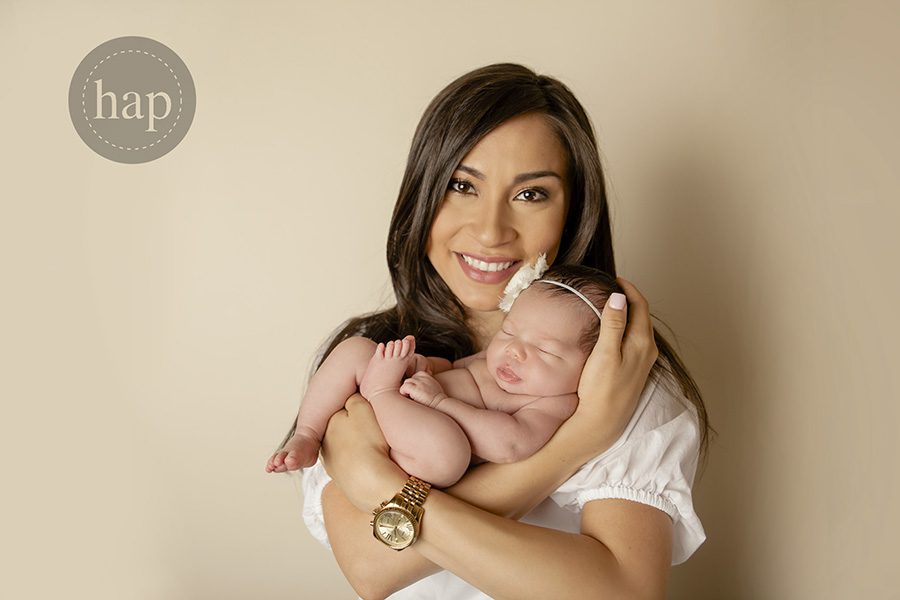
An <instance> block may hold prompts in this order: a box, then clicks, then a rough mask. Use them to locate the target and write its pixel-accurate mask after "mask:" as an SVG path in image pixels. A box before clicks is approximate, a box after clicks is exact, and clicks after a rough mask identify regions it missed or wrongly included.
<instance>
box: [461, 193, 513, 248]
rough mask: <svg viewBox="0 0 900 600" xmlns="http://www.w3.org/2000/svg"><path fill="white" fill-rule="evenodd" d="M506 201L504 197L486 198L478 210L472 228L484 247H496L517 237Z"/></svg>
mask: <svg viewBox="0 0 900 600" xmlns="http://www.w3.org/2000/svg"><path fill="white" fill-rule="evenodd" d="M506 209H507V206H506V202H505V201H503V200H502V199H497V198H492V199H486V201H485V202H484V203H483V204H482V206H481V210H480V211H478V215H477V216H476V218H475V220H474V222H473V223H472V228H473V232H474V237H475V239H476V240H477V241H478V243H479V244H481V245H482V246H483V247H484V248H496V247H498V246H502V245H503V244H506V243H508V242H510V241H512V240H513V239H514V238H515V230H514V229H513V227H512V224H511V219H510V218H509V215H507V211H506Z"/></svg>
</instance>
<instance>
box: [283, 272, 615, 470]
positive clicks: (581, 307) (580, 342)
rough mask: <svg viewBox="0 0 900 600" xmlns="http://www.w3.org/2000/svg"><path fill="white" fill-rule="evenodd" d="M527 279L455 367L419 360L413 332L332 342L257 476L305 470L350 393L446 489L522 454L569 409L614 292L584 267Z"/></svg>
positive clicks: (405, 463) (396, 450)
mask: <svg viewBox="0 0 900 600" xmlns="http://www.w3.org/2000/svg"><path fill="white" fill-rule="evenodd" d="M544 264H546V263H544ZM527 268H529V267H526V269H527ZM544 268H545V267H544ZM540 271H543V269H540V270H539V271H532V275H531V277H535V276H538V275H539V272H540ZM526 279H528V276H527V275H526ZM520 280H521V278H520ZM513 281H515V278H514V280H513ZM513 281H511V286H510V287H513V288H515V287H516V284H514V283H513ZM529 283H530V280H528V281H525V282H524V285H523V284H522V282H521V281H519V282H518V285H519V287H520V290H521V288H522V287H527V289H524V290H521V291H519V290H515V289H514V290H513V291H512V292H510V287H508V288H507V295H506V297H505V298H504V302H503V303H501V308H505V309H506V310H508V311H509V312H508V314H507V316H506V318H505V319H504V321H503V323H502V325H501V328H500V331H499V332H498V333H497V334H496V335H495V336H494V337H493V339H492V340H491V342H490V343H489V345H488V347H487V349H486V350H485V351H484V352H482V353H479V354H476V355H474V356H471V357H468V358H466V359H462V360H461V361H458V362H457V363H456V364H457V365H460V366H459V368H453V369H448V370H443V371H441V370H440V366H438V365H440V362H438V361H434V360H432V361H429V359H427V358H426V357H424V356H422V355H420V354H416V352H415V339H414V338H413V336H406V337H405V338H403V339H402V340H396V341H391V342H388V343H387V344H376V343H375V342H373V341H372V340H369V339H367V338H363V337H352V338H348V339H346V340H344V341H343V342H341V343H340V344H338V345H337V346H336V347H335V349H334V350H333V351H332V352H331V354H330V355H329V356H328V358H326V359H325V361H324V362H323V363H322V365H321V366H320V368H319V370H318V371H317V372H316V373H315V375H313V377H312V379H311V381H310V384H309V389H308V390H307V394H306V397H305V398H304V400H303V403H302V405H301V407H300V414H299V416H298V419H297V428H296V431H295V433H294V435H293V437H292V438H291V439H290V440H289V441H288V442H287V443H286V444H285V445H284V447H283V448H282V449H281V450H279V451H278V452H276V453H275V454H274V455H273V456H272V457H271V458H270V459H269V462H268V465H267V466H266V470H267V471H274V470H276V469H278V468H279V467H280V466H281V465H284V467H285V468H286V469H288V470H293V469H297V468H301V467H307V466H310V465H312V464H314V463H315V461H316V458H317V456H318V450H319V446H320V443H321V439H322V436H323V435H324V433H325V428H326V426H327V424H328V420H329V419H330V418H331V416H332V415H333V414H334V413H335V412H337V411H338V410H340V409H341V408H342V407H343V405H344V402H345V401H346V399H347V398H348V397H349V396H351V395H353V393H355V392H356V390H357V386H358V387H359V392H360V393H361V394H362V395H363V396H364V397H365V398H366V399H367V400H368V401H369V403H370V404H371V405H372V408H373V409H374V411H375V416H376V418H377V420H378V424H379V425H380V427H381V429H382V432H383V433H384V436H385V439H386V440H387V442H388V445H389V446H390V447H391V458H392V459H393V460H394V462H396V463H397V464H398V465H399V466H400V467H401V468H402V469H403V470H404V471H406V472H407V473H409V474H410V475H415V476H416V477H418V478H420V479H423V480H425V481H428V482H430V483H432V484H433V485H434V486H435V487H446V486H449V485H451V484H453V483H455V482H456V481H457V480H458V479H459V478H460V477H462V475H463V474H464V473H465V471H466V469H467V468H468V467H469V465H470V464H472V463H473V462H484V461H489V462H515V461H518V460H522V459H524V458H527V457H528V456H531V455H532V454H533V453H534V452H536V451H537V450H538V449H540V448H541V446H543V445H544V444H545V443H546V442H547V440H549V439H550V437H552V435H553V434H554V433H555V432H556V430H557V429H558V428H559V426H560V425H561V424H562V423H563V421H565V420H566V419H568V418H569V417H570V416H571V415H572V413H573V412H575V408H576V407H577V405H578V396H577V395H576V390H577V389H578V381H579V379H580V377H581V370H582V368H583V367H584V364H585V361H586V360H587V357H588V355H589V354H590V352H591V350H592V348H593V346H594V344H595V343H596V340H597V336H598V335H599V331H600V318H599V317H600V311H599V309H598V308H597V307H598V306H603V305H604V304H605V303H606V299H607V298H608V297H609V294H611V293H613V292H620V291H621V290H620V288H619V287H618V285H617V284H616V282H615V280H614V279H612V278H611V277H609V276H608V275H606V274H605V273H603V272H602V271H598V270H596V269H591V268H588V267H582V266H561V267H554V268H553V269H551V270H550V271H548V272H547V274H546V276H545V277H544V279H538V280H537V281H535V282H534V283H533V284H531V285H529ZM504 303H505V307H504ZM510 306H511V308H510ZM438 360H441V359H438ZM444 364H446V365H449V363H447V362H446V361H444ZM445 368H446V367H445ZM410 375H411V376H410Z"/></svg>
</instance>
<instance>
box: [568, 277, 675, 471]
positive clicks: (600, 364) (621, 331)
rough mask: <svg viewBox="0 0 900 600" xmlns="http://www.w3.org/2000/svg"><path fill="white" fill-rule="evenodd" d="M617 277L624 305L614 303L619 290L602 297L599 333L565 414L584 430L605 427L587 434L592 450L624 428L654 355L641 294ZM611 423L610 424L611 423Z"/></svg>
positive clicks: (598, 449)
mask: <svg viewBox="0 0 900 600" xmlns="http://www.w3.org/2000/svg"><path fill="white" fill-rule="evenodd" d="M617 281H618V282H619V285H621V286H622V289H623V290H624V291H625V296H626V298H627V300H628V306H623V307H620V308H618V309H617V308H615V307H614V305H615V301H616V299H617V298H616V296H618V297H619V298H621V294H613V295H611V296H610V298H609V300H607V302H606V306H605V307H604V308H603V318H602V319H601V320H600V337H599V338H598V339H597V343H596V344H595V345H594V349H593V351H592V352H591V354H590V356H589V357H588V359H587V362H586V363H585V365H584V369H583V370H582V373H581V379H580V380H579V382H578V397H579V400H580V401H579V403H578V409H577V410H576V411H575V414H574V415H573V416H572V417H571V418H572V419H573V420H574V421H575V422H577V423H579V424H580V425H581V426H583V427H584V428H585V429H586V430H588V431H603V432H606V433H607V435H604V436H596V435H594V436H590V438H591V439H592V440H593V441H596V442H597V447H595V448H593V453H594V454H598V453H599V452H602V451H604V450H605V449H606V448H608V447H609V446H610V445H611V444H612V443H613V442H614V441H615V440H616V439H617V438H618V437H619V435H621V433H622V431H623V430H624V429H625V425H626V424H627V423H628V420H629V419H630V418H631V415H632V414H633V413H634V409H635V407H636V406H637V401H638V399H639V398H640V396H641V391H642V390H643V389H644V384H645V383H646V382H647V375H648V374H649V373H650V369H651V368H652V367H653V364H654V363H655V362H656V358H657V357H658V356H659V350H658V349H657V347H656V343H655V342H654V338H653V324H652V323H651V322H650V307H649V305H648V303H647V300H646V298H644V296H643V295H641V293H640V292H639V291H638V289H637V288H636V287H635V286H634V285H632V284H631V283H629V282H628V281H626V280H625V279H623V278H621V277H619V278H618V279H617ZM629 312H630V313H631V314H630V315H629ZM611 423H614V424H616V426H615V427H613V428H612V429H611V428H610V424H611ZM601 437H602V438H604V439H602V440H601V439H600V438H601Z"/></svg>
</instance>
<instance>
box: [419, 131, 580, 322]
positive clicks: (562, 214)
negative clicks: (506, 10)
mask: <svg viewBox="0 0 900 600" xmlns="http://www.w3.org/2000/svg"><path fill="white" fill-rule="evenodd" d="M567 166H568V165H567V159H566V152H565V149H564V148H563V146H562V144H561V143H560V141H559V139H558V138H557V137H556V134H555V133H554V132H553V130H552V129H551V128H550V126H549V125H548V124H547V122H546V120H545V117H544V116H543V115H541V114H539V113H528V114H524V115H519V116H517V117H513V118H512V119H509V120H508V121H506V122H504V123H502V124H501V125H499V126H498V127H496V128H495V129H494V130H493V131H491V132H490V133H489V134H488V135H486V136H485V137H484V138H482V139H481V141H479V142H478V144H476V145H475V147H473V148H472V150H471V151H470V152H469V153H468V154H467V155H466V156H465V158H463V160H462V162H461V163H460V164H459V165H458V166H457V169H456V171H455V172H454V173H453V176H452V177H451V180H450V184H449V186H448V188H447V191H446V194H445V195H444V200H443V202H442V204H441V206H440V208H439V209H438V212H437V215H435V218H434V222H433V223H432V225H431V231H430V232H429V236H428V244H427V246H426V253H427V256H428V260H429V261H431V264H432V266H434V269H435V270H436V271H437V273H438V275H440V276H441V278H442V279H443V280H444V281H445V282H446V283H447V285H448V286H449V287H450V290H451V291H452V292H453V294H454V295H455V296H456V297H457V298H458V299H459V300H460V302H462V303H463V305H464V306H466V307H467V308H469V309H470V310H474V311H493V310H497V303H498V301H499V300H500V297H501V296H502V294H503V289H504V287H506V283H507V282H508V281H509V279H510V277H512V276H513V275H514V274H515V272H516V271H517V270H518V269H519V268H520V267H521V266H522V265H523V264H531V263H534V261H535V260H536V259H537V257H538V256H539V255H540V254H541V253H544V252H546V253H547V262H548V263H549V264H553V260H554V259H555V258H556V254H557V252H558V251H559V244H560V240H561V238H562V230H563V225H564V224H565V221H566V212H567V211H568V208H569V190H568V187H567V185H566V181H567V176H568V173H567Z"/></svg>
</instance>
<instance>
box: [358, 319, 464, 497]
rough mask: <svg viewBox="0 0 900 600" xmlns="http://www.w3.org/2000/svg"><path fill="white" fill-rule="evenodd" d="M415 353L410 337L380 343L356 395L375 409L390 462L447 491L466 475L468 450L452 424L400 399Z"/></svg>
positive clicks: (452, 421)
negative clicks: (402, 386) (386, 444)
mask: <svg viewBox="0 0 900 600" xmlns="http://www.w3.org/2000/svg"><path fill="white" fill-rule="evenodd" d="M414 350H415V339H414V338H413V337H412V336H407V337H406V338H404V339H403V340H398V341H395V342H388V343H387V344H386V345H384V344H379V345H378V347H377V348H376V350H375V354H374V355H373V356H372V358H371V361H370V362H369V365H368V368H367V369H366V372H365V375H364V376H363V379H362V381H361V382H360V386H359V390H360V393H361V394H362V395H363V396H365V397H366V400H368V401H369V403H370V404H371V405H372V408H373V409H374V410H375V418H376V419H377V420H378V425H379V426H380V427H381V431H382V433H384V438H385V440H387V443H388V445H389V446H390V447H391V458H392V459H393V460H394V462H396V463H397V464H398V465H400V467H401V468H402V469H403V470H404V471H406V472H407V473H409V474H410V475H415V476H416V477H419V478H420V479H423V480H425V481H428V482H429V483H431V484H432V485H434V486H435V487H447V486H449V485H452V484H453V483H456V481H457V480H458V479H459V478H460V477H462V476H463V474H464V473H465V472H466V469H467V468H468V466H469V461H470V460H471V456H472V449H471V447H470V445H469V439H468V438H467V437H466V434H465V433H464V432H463V430H462V428H460V426H459V424H457V422H456V421H454V420H453V419H452V418H450V417H449V416H447V415H445V414H444V413H442V412H439V411H437V410H435V409H433V408H429V407H427V406H424V405H422V404H419V403H418V402H416V401H415V400H411V399H409V398H407V397H406V396H403V395H401V394H400V392H399V389H400V384H401V383H402V380H403V378H404V375H405V374H406V369H407V365H408V363H409V361H410V360H411V357H412V356H413V352H414Z"/></svg>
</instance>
